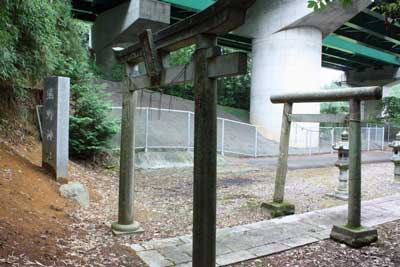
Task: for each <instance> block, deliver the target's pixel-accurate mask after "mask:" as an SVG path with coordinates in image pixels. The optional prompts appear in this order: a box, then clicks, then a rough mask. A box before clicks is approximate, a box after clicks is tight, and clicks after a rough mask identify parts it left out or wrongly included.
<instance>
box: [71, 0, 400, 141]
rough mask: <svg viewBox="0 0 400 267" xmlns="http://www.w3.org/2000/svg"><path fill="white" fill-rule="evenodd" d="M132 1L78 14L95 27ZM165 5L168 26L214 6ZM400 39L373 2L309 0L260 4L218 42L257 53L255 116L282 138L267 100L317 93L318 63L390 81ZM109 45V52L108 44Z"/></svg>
mask: <svg viewBox="0 0 400 267" xmlns="http://www.w3.org/2000/svg"><path fill="white" fill-rule="evenodd" d="M137 1H139V0H131V2H137ZM140 1H156V0H140ZM127 2H129V1H124V0H72V4H73V8H74V13H75V15H76V17H77V18H79V19H83V20H87V21H92V22H94V25H96V21H100V20H104V19H103V17H105V14H107V12H108V13H111V11H110V10H113V9H117V8H118V6H119V5H121V4H124V3H125V5H127V4H126V3H127ZM160 2H164V3H168V4H170V7H168V8H170V9H169V10H168V14H169V16H170V17H169V20H170V23H171V24H173V23H176V22H177V21H179V20H182V19H183V18H186V17H188V16H190V15H192V14H194V13H196V12H198V11H200V10H203V9H205V8H207V7H208V6H210V5H212V4H213V3H214V1H213V0H163V1H160ZM163 8H164V6H163ZM164 23H165V22H164ZM158 27H161V26H159V25H158ZM94 29H95V27H94ZM399 34H400V24H399V23H397V22H396V23H388V22H387V21H386V20H385V18H384V16H383V15H382V14H380V13H378V12H377V11H376V10H374V3H372V1H370V0H354V4H353V6H352V7H350V8H346V9H344V8H343V7H342V6H340V5H339V4H334V5H332V6H331V7H329V8H328V9H327V10H324V11H322V12H317V13H314V12H313V11H312V10H310V9H308V8H307V1H306V0H291V1H282V0H269V1H263V0H258V1H256V3H255V4H254V5H253V7H252V8H250V10H249V11H248V16H247V20H246V24H245V25H244V26H242V27H241V28H239V29H238V30H237V31H235V32H234V33H232V34H228V35H225V36H222V37H220V38H219V40H218V43H219V45H222V46H228V47H232V48H236V49H240V50H244V51H248V52H252V54H253V69H252V88H251V99H252V100H251V109H250V117H251V118H250V119H251V122H252V123H253V124H256V125H261V126H263V127H265V128H266V129H267V130H266V133H265V134H266V136H267V137H269V138H271V139H274V140H277V139H278V137H279V132H280V124H281V111H282V107H280V105H272V104H270V103H269V101H268V98H269V96H270V95H271V94H274V93H277V92H281V91H294V90H296V91H298V90H313V89H318V88H319V84H318V82H316V80H317V79H316V78H315V77H318V76H319V71H320V69H321V66H323V67H327V68H332V69H337V70H342V71H344V72H345V73H346V77H347V79H346V82H347V83H348V84H349V85H354V86H361V85H367V84H368V85H369V84H374V85H378V84H380V85H384V84H388V83H391V84H393V82H394V81H396V80H397V79H398V77H399V76H400V74H399V73H398V67H399V66H400V35H399ZM104 48H105V49H107V50H108V51H109V50H110V49H109V46H104ZM95 49H96V48H95ZM288 77H290V79H289V78H288ZM294 112H296V110H295V111H294ZM297 112H301V113H318V112H319V106H312V105H308V106H303V107H300V108H299V110H297ZM301 142H302V141H301V140H300V143H301ZM299 145H300V146H301V144H299Z"/></svg>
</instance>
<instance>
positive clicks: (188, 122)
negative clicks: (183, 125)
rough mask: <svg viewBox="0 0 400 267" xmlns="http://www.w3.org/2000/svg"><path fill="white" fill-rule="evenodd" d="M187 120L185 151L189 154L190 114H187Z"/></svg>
mask: <svg viewBox="0 0 400 267" xmlns="http://www.w3.org/2000/svg"><path fill="white" fill-rule="evenodd" d="M187 114H188V118H187V125H188V127H187V151H188V152H190V142H191V137H190V132H191V126H192V125H191V121H190V112H188V113H187Z"/></svg>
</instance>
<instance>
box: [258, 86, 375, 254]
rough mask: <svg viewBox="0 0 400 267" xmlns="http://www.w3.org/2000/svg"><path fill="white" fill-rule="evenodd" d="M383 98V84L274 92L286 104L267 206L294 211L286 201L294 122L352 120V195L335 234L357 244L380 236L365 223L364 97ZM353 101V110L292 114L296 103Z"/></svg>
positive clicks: (275, 99) (282, 211)
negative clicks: (346, 112)
mask: <svg viewBox="0 0 400 267" xmlns="http://www.w3.org/2000/svg"><path fill="white" fill-rule="evenodd" d="M381 98H382V88H380V87H360V88H349V89H335V90H325V91H321V90H320V91H314V92H304V93H302V92H298V93H291V94H281V95H274V96H271V102H272V103H274V104H284V107H283V115H282V129H281V137H280V146H279V160H278V166H277V171H276V177H275V191H274V196H273V202H272V203H263V207H265V208H267V209H268V210H270V211H271V214H272V215H273V216H274V215H275V216H284V215H288V214H293V213H294V208H295V207H294V205H293V204H290V203H287V202H285V201H284V192H285V183H286V174H287V167H288V163H287V160H288V151H289V138H290V124H291V122H318V123H320V122H333V123H347V122H348V124H349V199H348V222H347V224H346V225H345V226H334V227H333V229H332V232H331V238H332V239H335V240H337V241H339V242H343V243H346V244H348V245H349V246H353V247H361V246H364V245H368V244H370V243H372V242H374V241H376V239H377V237H378V236H377V231H376V230H374V229H367V228H365V227H362V225H361V115H360V106H361V105H360V103H361V101H362V100H378V99H381ZM335 101H349V106H350V114H348V115H347V114H292V109H293V104H294V103H310V102H335Z"/></svg>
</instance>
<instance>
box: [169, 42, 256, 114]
mask: <svg viewBox="0 0 400 267" xmlns="http://www.w3.org/2000/svg"><path fill="white" fill-rule="evenodd" d="M194 51H195V46H190V47H186V48H183V49H179V50H177V51H175V52H173V53H171V56H170V64H171V65H172V66H176V65H183V64H186V63H188V62H189V61H190V59H191V56H192V54H193V52H194ZM230 52H233V50H232V49H228V48H224V53H230ZM249 64H250V62H249ZM249 69H250V68H249ZM250 83H251V76H250V73H247V74H246V75H242V76H235V77H225V78H222V79H219V80H218V104H219V105H223V106H230V107H235V108H240V109H246V110H248V109H249V107H250ZM164 93H166V94H170V95H174V96H178V97H182V98H185V99H190V100H193V99H194V92H193V86H192V85H191V84H185V85H175V86H168V87H166V88H165V89H164Z"/></svg>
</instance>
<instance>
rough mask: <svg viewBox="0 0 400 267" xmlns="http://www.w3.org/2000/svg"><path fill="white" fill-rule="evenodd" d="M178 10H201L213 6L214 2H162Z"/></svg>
mask: <svg viewBox="0 0 400 267" xmlns="http://www.w3.org/2000/svg"><path fill="white" fill-rule="evenodd" d="M162 1H163V2H167V3H170V4H172V5H175V6H177V7H180V8H184V9H189V10H196V11H199V10H203V9H206V8H207V7H209V6H210V5H212V4H214V2H215V1H214V0H162Z"/></svg>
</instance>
